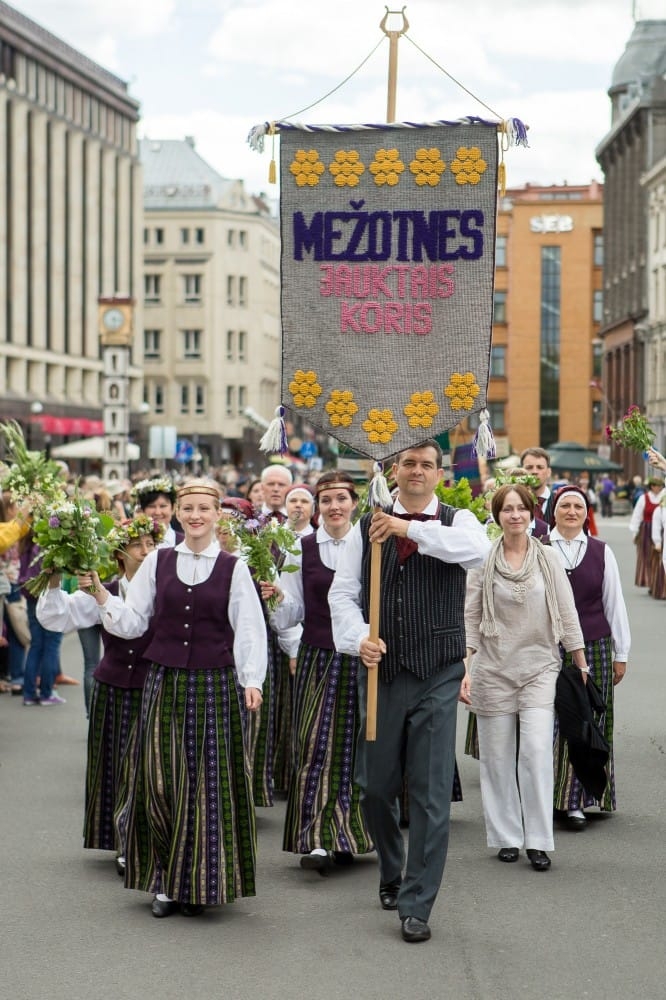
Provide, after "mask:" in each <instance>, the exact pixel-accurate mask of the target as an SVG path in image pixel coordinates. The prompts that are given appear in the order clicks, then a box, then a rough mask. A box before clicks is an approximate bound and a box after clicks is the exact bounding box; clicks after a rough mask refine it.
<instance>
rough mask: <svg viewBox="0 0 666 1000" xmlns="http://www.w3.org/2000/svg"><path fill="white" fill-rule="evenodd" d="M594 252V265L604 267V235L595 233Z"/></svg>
mask: <svg viewBox="0 0 666 1000" xmlns="http://www.w3.org/2000/svg"><path fill="white" fill-rule="evenodd" d="M593 239H594V250H593V263H594V266H595V267H603V266H604V234H603V233H602V232H599V231H595V232H594V233H593Z"/></svg>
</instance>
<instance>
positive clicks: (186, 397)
mask: <svg viewBox="0 0 666 1000" xmlns="http://www.w3.org/2000/svg"><path fill="white" fill-rule="evenodd" d="M180 412H181V413H189V412H190V387H189V385H187V384H185V385H181V387H180Z"/></svg>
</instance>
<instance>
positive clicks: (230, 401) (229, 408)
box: [225, 385, 234, 417]
mask: <svg viewBox="0 0 666 1000" xmlns="http://www.w3.org/2000/svg"><path fill="white" fill-rule="evenodd" d="M226 397H227V401H226V407H225V409H226V413H227V416H228V417H233V415H234V387H233V385H228V386H227V393H226Z"/></svg>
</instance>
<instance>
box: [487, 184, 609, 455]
mask: <svg viewBox="0 0 666 1000" xmlns="http://www.w3.org/2000/svg"><path fill="white" fill-rule="evenodd" d="M603 210H604V209H603V188H602V186H601V185H600V184H598V183H596V182H592V183H591V184H589V185H570V184H563V185H551V186H543V187H542V186H537V185H532V184H528V185H526V186H525V187H523V188H515V189H510V190H507V192H506V194H505V196H504V197H503V198H502V199H501V200H500V206H499V212H498V219H497V238H496V253H495V292H494V312H493V339H492V347H491V368H490V384H489V389H488V409H489V412H490V422H491V426H492V428H493V432H494V434H495V437H496V440H497V443H498V453H499V456H500V457H502V456H504V455H506V454H508V453H509V451H513V452H518V453H519V452H520V451H522V450H523V449H524V448H527V447H529V446H531V445H540V446H542V447H548V446H549V445H552V444H554V443H555V442H557V441H576V442H578V443H579V444H583V445H584V446H585V447H591V448H593V449H595V450H596V448H597V446H598V444H600V443H601V441H602V433H603V427H602V407H601V389H600V388H599V386H600V382H599V383H598V382H597V380H598V379H600V377H601V367H600V364H601V354H600V350H601V342H600V340H599V337H598V332H599V328H600V324H601V319H602V290H601V286H602V265H603V254H604V242H603ZM470 423H471V429H472V430H473V429H474V420H472V421H471V422H470Z"/></svg>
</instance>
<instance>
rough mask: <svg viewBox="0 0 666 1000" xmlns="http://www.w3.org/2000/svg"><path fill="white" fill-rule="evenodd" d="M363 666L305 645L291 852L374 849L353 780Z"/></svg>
mask: <svg viewBox="0 0 666 1000" xmlns="http://www.w3.org/2000/svg"><path fill="white" fill-rule="evenodd" d="M357 668H358V660H357V659H356V657H353V656H345V655H344V654H342V653H337V652H335V651H333V650H328V649H315V648H314V647H312V646H306V645H304V644H302V645H301V647H300V650H299V654H298V664H297V667H296V675H295V677H294V714H293V721H294V729H293V732H294V739H293V767H292V772H291V779H290V782H289V794H288V798H287V815H286V819H285V829H284V840H283V844H282V849H283V850H284V851H291V852H292V853H294V854H308V853H309V852H310V851H312V850H314V848H323V849H324V850H326V851H346V852H350V853H352V854H365V853H367V852H368V851H371V850H373V845H372V842H371V840H370V835H369V833H368V831H367V829H366V826H365V823H364V821H363V816H362V813H361V806H360V802H359V796H360V792H359V788H358V786H357V785H356V784H355V782H354V780H353V775H354V763H355V759H356V741H357V739H358V732H359V726H360V719H359V709H358V699H357V692H356V671H357Z"/></svg>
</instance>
